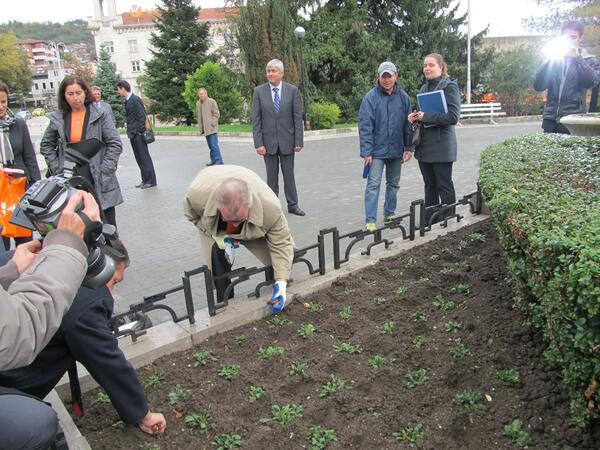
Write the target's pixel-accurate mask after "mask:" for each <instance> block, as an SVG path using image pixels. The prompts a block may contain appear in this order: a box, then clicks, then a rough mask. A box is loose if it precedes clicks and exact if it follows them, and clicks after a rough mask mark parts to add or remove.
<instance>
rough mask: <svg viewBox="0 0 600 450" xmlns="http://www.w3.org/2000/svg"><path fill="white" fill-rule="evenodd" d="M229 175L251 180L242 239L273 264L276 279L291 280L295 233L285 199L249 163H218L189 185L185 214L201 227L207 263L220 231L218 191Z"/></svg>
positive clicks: (208, 264)
mask: <svg viewBox="0 0 600 450" xmlns="http://www.w3.org/2000/svg"><path fill="white" fill-rule="evenodd" d="M228 178H239V179H241V180H244V181H245V182H246V183H248V186H249V187H250V190H251V193H252V206H251V207H250V213H249V217H248V220H247V221H246V222H244V224H243V226H242V230H241V232H240V234H239V235H236V234H234V235H232V237H234V238H236V239H238V240H239V241H240V243H241V244H242V245H244V246H245V247H246V248H248V250H250V252H251V253H252V254H254V256H256V257H257V258H258V259H259V260H260V261H261V262H262V263H263V264H265V265H272V266H273V270H274V272H275V280H287V279H288V278H289V277H290V272H291V270H292V260H293V259H294V241H293V239H292V233H291V232H290V229H289V227H288V224H287V220H286V219H285V216H284V215H283V211H282V209H281V203H279V199H278V198H277V197H276V196H275V194H274V193H273V191H272V190H271V188H270V187H269V186H267V184H266V183H265V182H264V181H263V180H262V179H261V178H260V177H259V176H258V175H256V174H255V173H254V172H252V171H251V170H249V169H246V168H245V167H240V166H232V165H216V166H211V167H207V168H206V169H203V170H201V171H200V172H199V173H198V175H196V178H194V181H192V183H191V184H190V186H189V187H188V190H187V193H186V195H185V199H184V201H183V211H184V214H185V216H186V217H187V218H188V219H189V220H190V222H192V223H193V224H194V225H195V226H196V228H198V230H199V231H200V238H201V240H202V253H203V257H204V263H205V264H206V265H207V266H208V267H209V268H211V250H212V246H213V243H214V242H215V241H214V239H213V236H216V234H217V226H218V223H219V216H220V214H219V210H218V209H217V202H216V195H215V191H216V189H217V186H219V185H220V184H221V183H222V182H223V181H225V180H226V179H228Z"/></svg>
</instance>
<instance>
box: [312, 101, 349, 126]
mask: <svg viewBox="0 0 600 450" xmlns="http://www.w3.org/2000/svg"><path fill="white" fill-rule="evenodd" d="M340 113H341V111H340V107H339V106H338V105H336V104H335V103H313V104H311V105H310V108H309V110H308V120H309V121H310V124H311V126H312V128H313V130H322V129H325V128H333V126H334V125H335V124H336V123H337V121H338V119H339V118H340Z"/></svg>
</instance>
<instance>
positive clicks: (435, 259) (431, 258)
mask: <svg viewBox="0 0 600 450" xmlns="http://www.w3.org/2000/svg"><path fill="white" fill-rule="evenodd" d="M429 259H430V260H432V261H437V260H438V259H440V255H431V256H430V257H429Z"/></svg>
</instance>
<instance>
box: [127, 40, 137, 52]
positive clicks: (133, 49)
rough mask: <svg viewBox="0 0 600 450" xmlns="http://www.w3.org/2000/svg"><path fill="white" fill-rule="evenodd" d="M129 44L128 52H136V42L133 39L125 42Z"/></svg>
mask: <svg viewBox="0 0 600 450" xmlns="http://www.w3.org/2000/svg"><path fill="white" fill-rule="evenodd" d="M127 42H128V43H129V51H130V52H137V51H138V50H137V41H136V40H135V39H134V40H132V41H127Z"/></svg>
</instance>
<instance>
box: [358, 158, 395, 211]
mask: <svg viewBox="0 0 600 450" xmlns="http://www.w3.org/2000/svg"><path fill="white" fill-rule="evenodd" d="M384 166H385V201H384V203H383V215H384V216H392V215H394V213H395V212H396V200H397V196H398V189H400V169H401V168H402V158H394V159H377V158H373V161H372V163H371V169H370V170H369V177H368V178H367V188H366V189H365V216H366V218H367V220H366V221H367V222H376V221H377V202H378V201H379V187H380V185H381V177H382V176H383V167H384Z"/></svg>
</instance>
